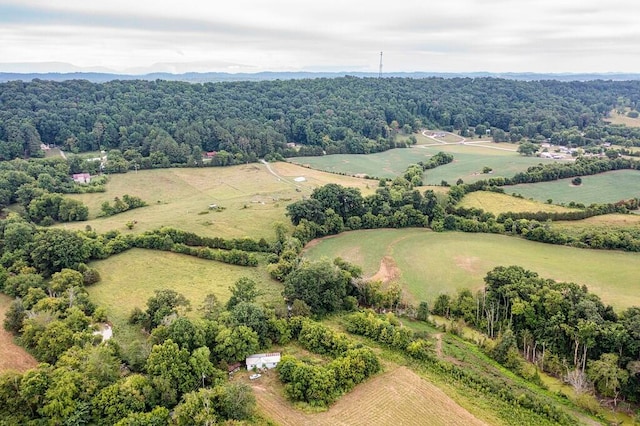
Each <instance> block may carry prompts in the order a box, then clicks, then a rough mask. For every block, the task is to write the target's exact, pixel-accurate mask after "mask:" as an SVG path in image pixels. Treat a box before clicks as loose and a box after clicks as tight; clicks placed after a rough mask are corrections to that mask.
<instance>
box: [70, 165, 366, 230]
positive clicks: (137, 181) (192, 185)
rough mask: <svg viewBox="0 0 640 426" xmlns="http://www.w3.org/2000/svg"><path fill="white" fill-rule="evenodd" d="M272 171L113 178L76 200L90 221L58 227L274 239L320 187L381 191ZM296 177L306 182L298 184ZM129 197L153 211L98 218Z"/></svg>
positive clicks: (323, 176) (309, 173)
mask: <svg viewBox="0 0 640 426" xmlns="http://www.w3.org/2000/svg"><path fill="white" fill-rule="evenodd" d="M269 167H270V168H271V172H270V171H269V169H268V168H267V166H266V165H264V164H260V163H255V164H246V165H240V166H232V167H210V168H175V169H158V170H140V171H138V173H134V172H129V173H125V174H114V175H111V176H110V178H109V183H108V184H107V191H106V192H104V193H96V194H75V195H71V197H72V198H75V199H78V200H81V201H82V202H83V203H85V204H86V205H87V206H88V207H89V218H90V220H88V221H85V222H74V223H67V224H61V225H58V226H60V227H65V228H68V229H84V228H85V227H86V226H87V225H88V226H91V227H92V228H93V229H94V230H96V231H97V232H100V233H102V232H106V231H109V230H112V229H117V230H119V231H121V232H123V233H127V232H134V233H139V232H143V231H147V230H151V229H157V228H159V227H161V226H173V227H175V228H179V229H183V230H185V231H190V232H195V233H197V234H198V235H203V236H219V237H225V238H237V237H254V238H261V237H264V238H267V239H270V238H272V237H273V223H274V222H277V221H281V222H283V223H285V224H286V225H288V226H289V225H290V222H289V220H288V219H287V218H286V217H285V216H284V213H285V207H286V205H287V204H289V203H291V202H292V201H296V200H299V199H301V198H302V197H303V196H308V195H309V194H310V193H311V191H313V189H314V188H316V187H317V186H321V185H324V184H326V183H329V182H336V183H341V184H343V185H348V186H354V187H358V188H361V189H362V190H363V192H365V193H366V191H367V187H368V186H371V187H372V188H375V187H376V182H373V181H369V180H364V179H358V178H353V177H348V176H338V175H333V174H328V173H322V172H318V171H316V170H310V169H306V168H303V167H300V166H295V165H291V164H288V163H274V164H269ZM280 173H281V174H280ZM296 177H304V178H305V179H306V180H305V181H304V182H295V181H294V180H293V179H294V178H296ZM124 194H129V195H134V196H138V197H140V198H142V200H144V201H145V202H146V203H147V204H148V206H146V207H142V208H139V209H135V210H131V211H128V212H124V213H121V214H118V215H115V216H111V217H107V218H97V216H98V214H99V213H100V206H101V204H102V203H103V202H104V201H109V202H113V198H114V197H122V195H124ZM211 204H216V205H218V206H221V207H224V208H225V209H224V210H223V211H221V212H214V211H213V210H209V205H211ZM128 221H137V224H136V225H135V227H134V229H133V230H132V231H128V230H127V228H126V223H127V222H128Z"/></svg>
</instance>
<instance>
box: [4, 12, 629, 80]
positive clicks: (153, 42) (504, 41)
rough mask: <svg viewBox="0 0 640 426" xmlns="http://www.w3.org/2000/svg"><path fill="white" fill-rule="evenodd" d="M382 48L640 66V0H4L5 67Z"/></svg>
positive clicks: (248, 60) (578, 67)
mask: <svg viewBox="0 0 640 426" xmlns="http://www.w3.org/2000/svg"><path fill="white" fill-rule="evenodd" d="M381 51H383V52H384V55H383V72H385V71H386V72H392V71H407V72H410V71H424V72H472V71H490V72H526V71H531V72H556V73H560V72H635V73H640V1H639V0H607V1H603V0H445V1H440V0H439V1H435V0H391V1H378V0H366V1H357V2H356V1H349V0H322V1H317V0H316V1H307V2H305V1H304V0H270V1H266V0H262V1H257V0H226V1H222V2H221V1H213V0H211V1H204V0H201V1H197V0H176V1H171V2H169V1H165V0H155V1H148V0H127V1H124V0H104V1H97V0H60V1H55V0H0V71H17V72H35V71H40V72H41V71H62V72H64V71H71V70H72V69H71V68H69V67H68V66H66V65H60V64H56V63H66V64H73V65H74V66H76V67H80V68H82V69H85V70H86V69H91V70H108V71H115V72H126V73H140V72H151V71H169V72H176V73H181V72H187V71H197V72H205V71H225V72H258V71H369V72H377V71H378V65H379V61H380V52H381ZM34 63H48V64H45V65H42V64H40V65H36V64H34ZM29 64H31V65H29ZM43 68H44V69H43Z"/></svg>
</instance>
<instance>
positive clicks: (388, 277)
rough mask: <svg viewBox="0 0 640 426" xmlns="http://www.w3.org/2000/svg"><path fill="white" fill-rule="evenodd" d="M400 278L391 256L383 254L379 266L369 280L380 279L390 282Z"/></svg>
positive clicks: (383, 281) (398, 269)
mask: <svg viewBox="0 0 640 426" xmlns="http://www.w3.org/2000/svg"><path fill="white" fill-rule="evenodd" d="M398 278H400V268H398V265H397V264H396V261H395V260H393V257H391V256H384V257H383V258H382V260H380V268H379V269H378V272H376V273H375V274H374V275H373V276H372V277H371V278H370V280H371V281H381V282H382V283H384V284H386V283H390V282H393V281H396V280H397V279H398Z"/></svg>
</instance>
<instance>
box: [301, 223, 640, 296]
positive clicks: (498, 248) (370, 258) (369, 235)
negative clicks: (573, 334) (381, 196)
mask: <svg viewBox="0 0 640 426" xmlns="http://www.w3.org/2000/svg"><path fill="white" fill-rule="evenodd" d="M354 253H355V254H357V256H354ZM305 256H306V257H308V258H311V259H318V258H320V257H323V256H325V257H328V258H334V257H337V256H340V257H342V258H343V259H345V260H347V261H352V262H356V263H358V264H360V265H361V266H362V267H363V270H364V274H365V275H366V276H372V275H373V274H375V273H376V272H377V271H378V268H379V265H380V261H381V259H382V258H383V256H390V257H391V258H392V259H393V260H395V262H396V264H397V267H398V269H399V271H400V277H399V279H398V282H399V283H400V284H401V285H402V286H403V288H404V289H405V290H406V291H407V293H408V294H407V296H408V299H409V300H410V301H412V302H416V301H420V300H427V301H433V300H434V298H435V297H436V296H437V295H438V294H440V293H454V292H456V291H457V290H458V289H463V288H468V289H471V290H472V291H476V290H480V289H481V288H483V286H484V282H483V279H484V277H485V275H486V274H487V272H488V271H490V270H491V269H493V268H494V267H496V266H500V265H502V266H508V265H520V266H522V267H524V268H526V269H530V270H532V271H535V272H537V273H538V274H539V275H540V276H541V277H544V278H552V279H555V280H558V281H570V282H575V283H578V284H580V285H583V284H584V285H586V286H587V287H588V288H589V290H590V291H591V292H593V293H595V294H597V295H598V296H600V298H601V299H602V300H603V301H604V302H605V303H608V304H611V305H613V306H614V307H615V308H617V309H624V308H626V307H629V306H639V305H640V293H638V291H637V272H638V266H637V265H639V264H640V253H626V252H619V251H605V250H602V251H601V250H589V249H578V248H573V247H565V246H556V245H551V244H543V243H537V242H533V241H527V240H524V239H521V238H516V237H508V236H504V235H493V234H467V233H460V232H446V233H436V232H430V231H428V230H425V229H415V228H414V229H399V230H393V229H384V230H373V231H357V232H347V233H343V234H341V235H338V236H335V237H332V238H326V239H324V240H322V241H320V242H319V243H317V244H315V245H311V247H309V248H307V250H306V252H305Z"/></svg>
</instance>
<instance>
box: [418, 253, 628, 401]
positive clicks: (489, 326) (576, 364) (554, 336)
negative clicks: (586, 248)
mask: <svg viewBox="0 0 640 426" xmlns="http://www.w3.org/2000/svg"><path fill="white" fill-rule="evenodd" d="M484 281H485V288H484V289H483V290H481V291H478V292H477V293H476V294H473V293H471V292H470V291H469V290H461V291H459V292H458V293H457V294H455V295H448V294H441V295H439V296H438V297H437V298H436V300H435V302H434V304H433V306H432V308H431V311H432V312H433V313H434V314H437V315H442V316H445V317H447V318H455V319H462V320H464V323H466V324H468V325H471V326H473V327H476V328H477V329H479V330H481V331H483V332H484V333H486V334H487V335H488V336H489V337H498V340H497V343H496V344H495V345H493V346H491V345H490V346H489V352H490V353H491V354H492V355H493V356H494V357H495V358H496V359H497V360H498V361H500V362H501V363H503V364H505V365H507V366H509V367H511V368H513V369H514V370H516V371H520V370H521V368H522V366H521V361H520V360H519V356H518V355H517V354H518V351H519V352H520V353H521V354H523V356H524V358H525V359H526V360H528V361H531V362H533V363H535V364H536V365H537V366H538V367H539V368H540V369H541V370H543V371H546V372H549V373H551V374H553V375H555V376H558V377H561V378H564V379H565V380H567V381H568V382H570V383H571V384H573V385H576V387H577V390H578V392H584V391H586V390H587V388H586V386H587V385H586V384H585V381H584V378H588V379H590V380H591V381H592V382H593V384H594V385H595V387H596V389H597V390H598V392H599V393H600V394H602V395H603V396H606V397H611V398H613V399H614V402H615V401H617V400H618V399H619V398H624V399H626V400H627V401H630V402H638V397H639V396H640V376H639V375H638V372H639V371H640V370H639V369H638V366H639V365H640V334H639V333H638V332H639V330H640V329H639V328H638V325H639V324H640V309H639V308H637V307H631V308H627V309H625V310H624V311H622V312H620V313H616V312H615V311H614V310H613V308H612V307H611V306H607V305H605V304H604V303H602V301H601V300H600V298H599V297H598V296H597V295H595V294H593V293H590V292H589V291H588V289H587V288H586V286H580V285H578V284H575V283H566V282H557V281H555V280H552V279H545V278H542V277H540V276H538V274H537V273H535V272H533V271H529V270H525V269H524V268H522V267H519V266H508V267H505V266H499V267H496V268H494V269H493V270H491V271H489V272H488V273H487V275H486V277H485V279H484ZM580 377H582V378H583V381H582V382H580V381H579V380H577V378H580Z"/></svg>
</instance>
